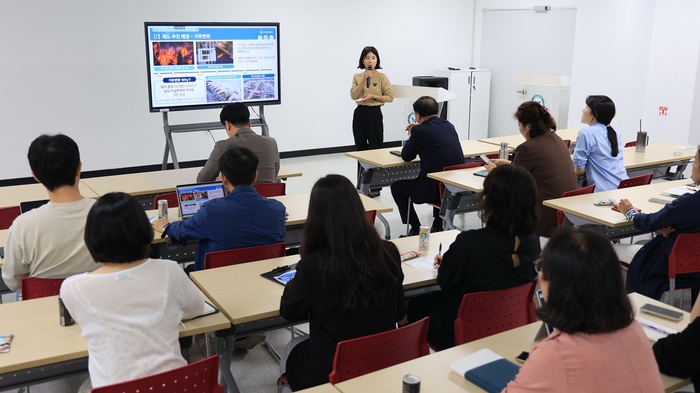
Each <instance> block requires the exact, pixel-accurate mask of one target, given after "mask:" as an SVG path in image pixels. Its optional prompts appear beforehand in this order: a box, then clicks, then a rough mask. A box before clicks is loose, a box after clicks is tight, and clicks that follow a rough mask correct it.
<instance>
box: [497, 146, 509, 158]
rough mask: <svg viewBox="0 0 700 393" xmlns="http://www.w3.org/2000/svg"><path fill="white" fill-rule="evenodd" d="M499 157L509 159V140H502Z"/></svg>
mask: <svg viewBox="0 0 700 393" xmlns="http://www.w3.org/2000/svg"><path fill="white" fill-rule="evenodd" d="M498 159H499V160H507V159H508V142H501V148H500V149H499V150H498Z"/></svg>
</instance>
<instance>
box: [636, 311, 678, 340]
mask: <svg viewBox="0 0 700 393" xmlns="http://www.w3.org/2000/svg"><path fill="white" fill-rule="evenodd" d="M634 319H636V320H637V322H639V324H640V325H642V327H643V328H644V333H645V334H646V335H647V338H648V339H649V341H653V342H657V341H658V340H659V339H660V338H664V337H666V336H668V335H669V334H675V333H678V330H675V329H673V328H670V327H668V326H665V325H662V324H660V323H657V322H652V321H650V320H648V319H644V318H642V317H635V318H634Z"/></svg>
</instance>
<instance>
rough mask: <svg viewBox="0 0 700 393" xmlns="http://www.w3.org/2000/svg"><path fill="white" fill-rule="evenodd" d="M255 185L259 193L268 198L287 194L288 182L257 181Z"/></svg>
mask: <svg viewBox="0 0 700 393" xmlns="http://www.w3.org/2000/svg"><path fill="white" fill-rule="evenodd" d="M253 187H255V190H256V191H257V192H258V194H260V195H262V196H264V197H266V198H269V197H273V196H282V195H287V194H286V192H287V183H281V182H280V183H257V184H253Z"/></svg>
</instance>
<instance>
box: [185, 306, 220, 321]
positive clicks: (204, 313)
mask: <svg viewBox="0 0 700 393" xmlns="http://www.w3.org/2000/svg"><path fill="white" fill-rule="evenodd" d="M218 312H219V309H218V308H216V307H214V306H213V305H212V304H211V303H209V302H207V301H204V311H202V313H201V314H199V315H197V316H194V317H192V318H185V317H182V318H181V320H182V322H187V321H191V320H193V319H197V318H201V317H206V316H207V315H211V314H216V313H218Z"/></svg>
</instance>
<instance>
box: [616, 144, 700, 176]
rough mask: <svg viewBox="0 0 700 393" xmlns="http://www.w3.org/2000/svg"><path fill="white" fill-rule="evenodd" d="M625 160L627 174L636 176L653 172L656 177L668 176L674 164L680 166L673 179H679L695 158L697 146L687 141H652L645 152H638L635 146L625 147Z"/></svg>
mask: <svg viewBox="0 0 700 393" xmlns="http://www.w3.org/2000/svg"><path fill="white" fill-rule="evenodd" d="M623 150H624V152H623V161H624V163H625V169H627V175H628V176H629V177H635V176H639V175H643V174H646V173H649V172H651V173H653V174H654V177H659V176H666V175H667V174H669V172H670V169H671V167H672V166H678V168H677V169H676V171H675V172H674V174H673V176H669V177H670V178H671V180H678V179H680V178H681V175H682V174H683V172H684V171H685V169H686V167H687V166H688V164H689V163H690V161H691V160H692V159H693V158H695V152H696V151H697V146H695V145H689V144H686V143H676V142H661V143H652V144H650V145H648V146H647V147H646V148H645V151H644V153H637V152H636V151H635V148H634V147H626V148H624V149H623Z"/></svg>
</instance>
